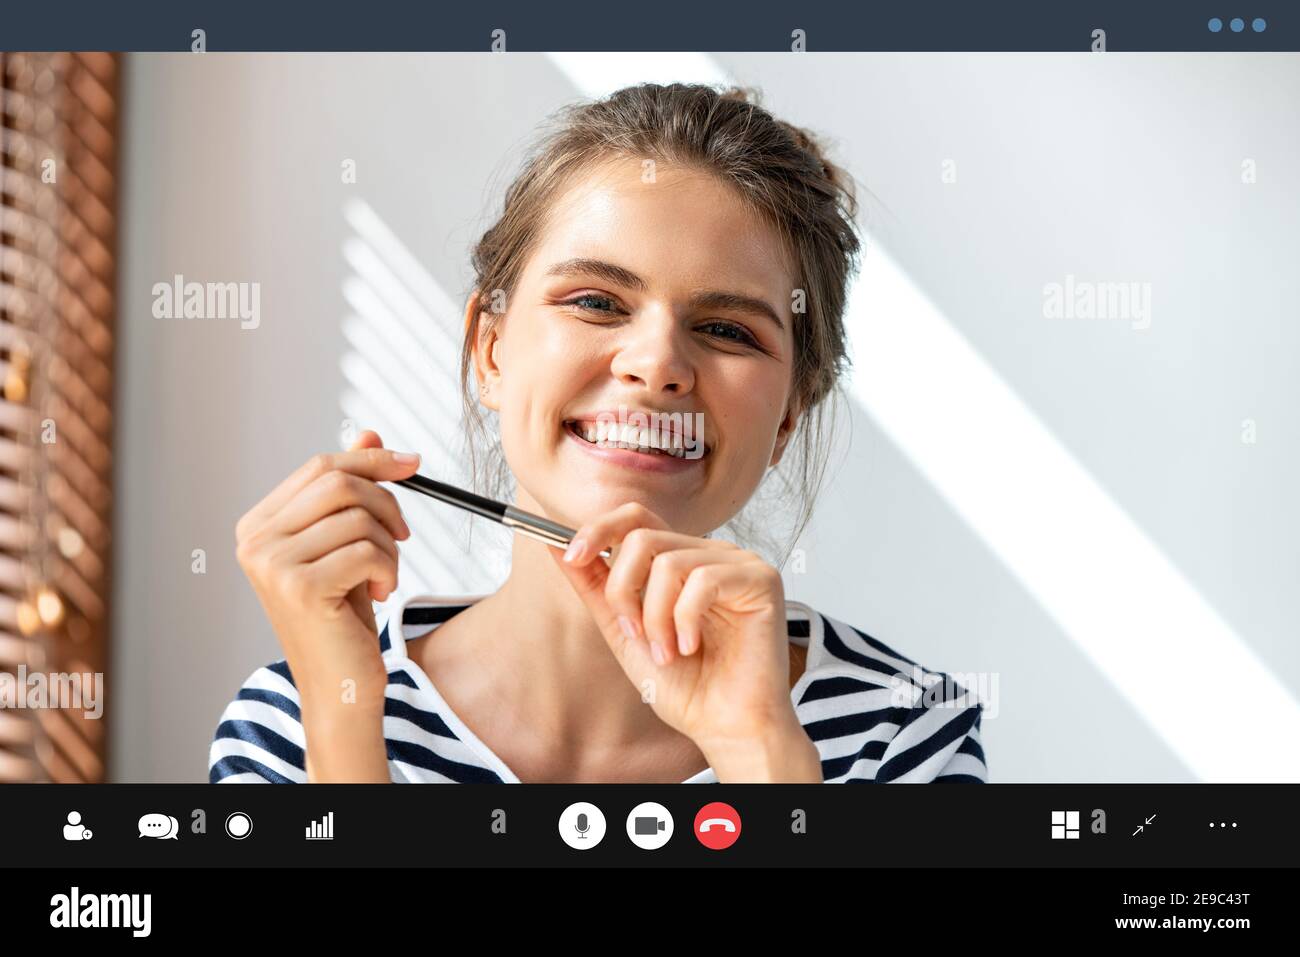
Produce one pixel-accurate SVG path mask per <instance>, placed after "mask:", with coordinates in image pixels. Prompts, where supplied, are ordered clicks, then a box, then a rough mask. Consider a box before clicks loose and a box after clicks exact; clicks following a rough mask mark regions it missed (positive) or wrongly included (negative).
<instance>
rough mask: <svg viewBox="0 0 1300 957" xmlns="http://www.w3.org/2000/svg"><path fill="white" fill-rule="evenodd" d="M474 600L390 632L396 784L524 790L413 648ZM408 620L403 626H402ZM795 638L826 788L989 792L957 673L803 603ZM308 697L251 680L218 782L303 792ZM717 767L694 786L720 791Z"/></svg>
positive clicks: (386, 637)
mask: <svg viewBox="0 0 1300 957" xmlns="http://www.w3.org/2000/svg"><path fill="white" fill-rule="evenodd" d="M472 600H473V599H472V598H471V599H435V598H427V597H424V598H416V599H412V600H408V601H406V602H405V603H403V604H402V605H400V606H398V607H397V608H396V609H395V610H394V611H393V613H392V615H391V617H390V620H389V621H388V622H387V623H385V625H384V626H383V628H382V629H381V630H380V634H379V643H380V650H381V651H382V653H383V656H384V660H385V662H386V663H387V665H388V689H387V693H386V700H385V707H384V737H385V739H386V741H387V745H388V766H389V770H390V772H391V775H392V780H393V781H394V782H397V783H431V784H432V783H439V784H441V783H457V784H461V783H471V782H472V783H501V782H505V783H518V781H519V779H518V777H516V776H515V774H514V772H512V771H511V770H510V769H509V768H508V767H506V765H505V764H504V763H503V762H502V761H501V760H500V758H498V757H497V756H496V755H495V754H494V753H492V751H491V750H490V749H489V748H488V747H487V746H486V745H484V744H483V742H481V741H480V740H479V739H478V738H477V737H476V736H475V735H474V733H473V732H472V731H471V730H470V729H469V728H468V727H466V726H465V724H464V723H463V722H462V721H461V720H460V718H459V717H458V716H457V715H456V714H455V713H454V712H453V711H452V710H451V708H449V707H448V706H447V703H446V702H445V701H444V700H443V698H442V696H441V695H440V694H439V693H438V690H437V689H436V688H435V687H434V685H433V683H432V682H431V681H430V679H429V677H428V676H427V675H426V674H425V673H424V671H423V670H422V669H421V668H420V667H419V666H418V665H416V664H415V663H414V662H413V661H411V660H410V659H409V658H408V657H407V655H406V642H407V641H409V640H411V639H413V638H417V637H419V636H421V635H423V634H426V633H427V632H429V631H430V630H432V629H434V628H436V627H437V626H438V625H439V624H441V623H442V622H443V621H446V620H447V619H448V618H450V617H451V616H452V615H454V614H456V613H457V612H458V611H460V610H462V609H463V608H465V607H466V606H467V604H468V602H470V601H472ZM394 618H399V619H400V621H401V627H400V628H394V627H393V626H392V619H394ZM786 620H787V622H788V626H789V635H790V640H791V641H792V642H794V643H796V644H799V645H803V646H805V647H806V648H807V649H808V654H807V663H806V667H805V671H804V674H803V676H802V677H801V678H800V679H799V681H798V683H796V684H795V686H794V688H793V689H792V690H791V700H792V702H793V703H794V705H795V712H796V714H797V715H798V718H799V721H800V723H801V724H802V725H803V727H804V730H805V731H806V732H807V733H808V736H809V737H810V738H811V739H812V740H813V742H814V743H815V744H816V746H817V750H818V751H819V752H820V754H821V759H822V776H823V778H824V779H825V780H826V782H827V783H845V784H857V783H872V782H875V783H886V782H888V783H893V782H898V783H911V782H935V783H959V782H967V783H980V782H983V781H985V780H987V777H988V773H987V768H986V766H985V761H984V751H983V748H982V747H981V744H980V718H981V715H982V708H981V706H980V704H979V703H978V701H976V700H975V697H974V695H972V694H969V693H967V692H966V691H965V689H963V688H962V687H961V686H960V685H957V684H956V683H955V682H953V681H952V680H951V679H950V678H949V677H948V676H947V675H944V674H942V673H938V672H929V671H925V670H923V669H921V668H919V666H917V665H916V663H915V662H913V661H911V660H910V659H907V658H904V657H903V656H902V655H900V654H898V652H896V651H894V650H892V649H891V648H889V647H887V646H886V645H883V644H881V643H880V642H879V641H876V640H875V639H874V638H871V637H870V636H868V635H866V634H864V633H863V632H861V631H859V630H858V629H856V628H853V627H851V626H849V625H846V624H844V623H842V622H839V621H836V620H835V619H832V618H829V617H827V616H825V615H822V614H820V613H818V612H816V611H813V610H812V609H810V608H809V607H808V606H806V605H803V604H800V603H798V602H787V603H786ZM298 705H299V699H298V691H297V689H296V688H295V687H294V684H293V676H292V675H291V674H290V673H289V668H288V666H287V664H286V663H285V662H284V661H278V662H276V663H274V664H271V665H268V666H266V667H264V668H259V669H257V671H255V672H253V674H252V675H251V676H250V677H249V679H248V680H247V681H246V682H244V685H243V687H242V688H240V689H239V693H238V695H237V696H236V697H235V699H234V700H233V701H232V702H230V704H229V705H228V706H227V707H226V710H225V712H224V713H223V714H222V715H221V720H220V723H219V725H218V727H217V732H216V736H215V738H214V740H213V742H212V747H211V749H210V752H209V757H208V778H209V780H210V781H211V782H212V783H214V784H215V783H223V784H227V783H230V784H233V783H277V784H279V783H303V782H305V781H306V779H307V774H306V770H305V767H306V765H305V755H304V747H305V738H304V733H303V728H302V724H301V721H300V717H299V711H298ZM716 781H717V778H716V776H715V775H714V774H713V771H712V769H707V770H705V771H703V772H701V773H700V774H697V775H695V776H694V777H691V778H689V779H687V781H686V782H684V783H688V784H697V783H711V782H716Z"/></svg>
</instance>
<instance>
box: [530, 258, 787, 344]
mask: <svg viewBox="0 0 1300 957" xmlns="http://www.w3.org/2000/svg"><path fill="white" fill-rule="evenodd" d="M546 275H547V276H595V277H597V278H598V279H604V280H605V281H606V282H612V283H614V284H615V285H618V286H623V287H624V288H627V289H635V290H636V291H637V292H645V291H646V289H647V288H648V286H647V284H646V281H645V280H644V279H642V278H641V277H640V276H638V275H637V274H636V273H634V272H632V270H630V269H625V268H623V267H622V266H618V265H615V264H614V263H611V262H606V261H605V260H603V259H581V258H579V259H566V260H564V261H563V262H558V263H556V264H555V265H553V266H551V267H550V268H549V269H547V270H546ZM688 305H689V306H690V307H691V308H693V309H734V310H738V311H740V312H749V313H753V314H754V315H756V316H762V317H765V318H767V319H770V320H771V321H772V322H774V323H776V327H777V328H778V329H780V330H781V331H783V332H784V331H785V323H784V322H782V321H781V317H780V316H779V315H777V313H776V310H774V309H773V308H772V307H771V306H770V305H768V304H767V303H766V302H764V301H763V300H762V299H758V298H755V297H754V296H745V295H742V294H740V293H737V292H721V291H717V290H706V291H704V292H697V293H695V294H694V295H692V296H691V298H690V302H689V303H688Z"/></svg>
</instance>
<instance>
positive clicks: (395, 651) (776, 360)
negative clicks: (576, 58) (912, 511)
mask: <svg viewBox="0 0 1300 957" xmlns="http://www.w3.org/2000/svg"><path fill="white" fill-rule="evenodd" d="M855 215H856V202H855V200H854V197H853V191H852V188H851V180H850V179H849V177H848V176H847V175H846V174H844V173H843V172H842V171H841V170H839V169H838V168H837V167H835V166H834V165H832V164H831V163H830V162H828V161H827V160H826V158H825V157H824V156H823V155H822V153H821V151H820V149H819V148H818V146H817V144H816V142H815V141H814V140H813V139H812V138H811V137H810V136H808V135H807V134H806V133H804V132H802V131H801V130H799V129H797V128H795V127H793V126H791V125H789V124H787V123H785V122H782V121H780V120H778V119H776V118H775V117H773V116H772V115H771V114H770V113H768V112H767V111H766V110H764V109H762V108H761V107H760V106H759V105H758V104H757V103H756V102H754V98H753V97H752V95H751V94H750V93H748V92H747V91H744V90H737V89H732V90H727V91H723V92H718V91H716V90H714V89H711V88H709V87H705V86H688V85H681V84H673V85H670V86H659V85H651V84H646V85H642V86H637V87H631V88H628V89H624V90H621V91H619V92H617V93H615V94H613V95H612V96H610V97H608V98H606V99H603V100H600V101H597V102H594V103H586V104H580V105H577V106H574V107H571V108H569V109H567V110H565V111H564V113H563V114H562V115H561V117H560V122H559V123H558V125H557V127H556V129H555V130H554V131H553V132H552V133H550V134H549V135H548V136H547V137H545V138H544V139H543V140H542V142H541V143H540V144H539V145H538V147H537V148H536V150H535V151H534V152H533V154H532V155H531V156H530V157H529V158H528V160H527V162H526V164H525V167H524V170H523V172H522V173H521V174H520V176H519V177H518V178H517V179H516V181H515V182H514V183H513V184H512V185H511V187H510V188H509V190H508V191H507V193H506V197H505V205H504V210H503V213H502V215H501V217H500V219H499V221H498V222H497V223H496V224H495V225H493V226H492V228H491V229H489V230H488V231H487V233H486V234H485V235H484V236H483V237H482V239H481V240H480V241H479V243H478V244H477V245H476V246H475V248H474V251H473V264H474V268H475V274H476V279H475V284H474V289H473V291H472V292H471V294H470V295H469V296H468V297H467V303H466V311H465V313H466V314H465V330H466V334H465V341H464V346H463V351H462V357H461V374H462V384H463V390H462V392H463V398H464V404H465V411H466V419H467V425H468V427H469V432H470V435H471V443H470V449H471V462H472V464H473V465H474V466H475V471H476V474H478V475H479V476H480V477H481V481H480V484H481V485H483V486H484V488H483V491H484V492H486V493H487V494H489V495H492V496H493V497H496V498H503V499H509V500H511V501H513V503H514V504H515V505H516V506H517V507H519V508H521V509H524V510H526V511H530V512H534V513H537V514H539V515H543V516H545V517H547V518H548V519H551V520H553V521H555V522H559V523H561V524H565V525H569V526H572V527H574V528H576V529H577V534H576V535H575V537H574V539H573V541H572V543H571V544H570V546H569V548H568V550H567V551H566V552H565V553H564V554H563V556H561V555H560V553H559V552H558V551H557V550H553V549H551V548H549V547H548V546H546V545H544V544H540V543H538V542H535V541H532V540H530V539H526V538H517V539H516V540H515V541H514V542H513V545H512V547H513V551H512V556H511V568H510V574H509V576H508V577H507V579H506V581H505V583H504V584H503V585H502V586H501V587H500V588H499V589H498V590H497V591H496V592H493V593H492V594H490V595H486V596H478V597H472V598H464V599H458V598H455V597H449V596H443V597H434V596H429V597H425V598H420V599H416V600H413V601H409V602H406V603H404V604H403V605H402V607H399V608H396V609H390V610H389V614H388V617H387V620H386V621H385V622H384V624H383V626H382V627H379V626H378V625H377V622H376V618H375V614H374V609H373V607H372V605H371V601H372V599H373V600H378V601H382V600H384V599H386V598H387V597H388V596H389V595H390V594H392V592H393V590H394V588H395V587H396V581H397V568H398V561H399V556H398V551H397V546H396V541H398V540H401V539H404V538H406V537H407V536H408V535H409V534H410V533H409V529H408V528H407V527H406V524H405V522H404V520H403V519H402V516H401V514H400V510H399V508H398V506H397V502H396V500H395V499H394V497H393V496H392V494H391V493H390V492H388V491H387V490H386V489H384V488H381V487H380V486H379V485H378V484H377V483H378V482H381V481H394V480H398V479H403V478H406V477H408V476H410V475H411V474H412V473H413V472H414V471H415V469H416V466H417V465H418V461H417V458H416V457H414V456H404V455H402V454H399V453H394V452H390V451H388V450H385V449H383V447H382V441H381V440H380V438H379V436H378V435H376V434H375V433H374V432H366V433H363V434H362V436H361V437H360V438H359V439H358V442H357V444H356V445H355V446H354V447H353V449H351V450H349V451H348V452H345V453H339V454H334V455H322V456H317V457H316V458H314V459H312V460H311V461H310V462H308V463H307V464H306V465H304V466H303V467H302V468H300V469H299V470H298V471H297V472H295V473H294V474H292V475H291V476H289V478H288V479H286V480H285V482H284V483H282V484H281V485H280V486H279V487H278V488H276V489H275V490H273V491H272V492H271V493H270V495H268V496H267V497H266V498H265V499H264V500H263V501H262V502H260V503H258V504H257V505H255V506H254V507H253V508H252V509H251V510H250V511H249V512H248V514H246V515H245V516H244V517H243V518H242V519H241V521H240V524H239V528H238V529H237V537H238V539H239V552H238V554H239V559H240V562H241V565H242V566H243V567H244V569H245V571H246V572H247V574H248V576H249V578H250V580H251V582H252V584H253V587H254V589H255V590H256V592H257V593H258V596H259V598H260V599H261V600H262V603H263V605H264V607H265V608H266V611H267V614H268V617H269V618H270V619H271V621H272V624H273V625H274V627H275V629H276V634H277V636H278V637H279V639H280V641H281V644H282V646H283V648H284V651H285V659H284V660H283V661H281V662H277V663H275V664H272V665H270V666H268V667H267V668H262V669H259V670H258V671H256V672H255V673H254V674H253V676H252V677H251V678H250V679H249V681H248V682H247V683H246V684H245V686H244V687H243V688H242V689H241V691H240V692H239V695H238V697H237V698H236V700H235V701H233V702H232V703H231V704H230V706H229V707H228V708H227V710H226V713H225V714H224V715H223V716H222V720H221V722H220V725H219V727H218V729H217V735H216V739H215V740H214V742H213V744H212V748H211V753H210V759H209V765H210V778H211V780H213V781H229V782H238V781H288V782H301V781H375V782H380V781H421V782H424V781H428V782H460V781H507V782H519V781H526V782H546V781H551V782H554V781H563V782H583V781H611V782H679V781H685V782H704V781H787V782H822V781H828V782H829V781H836V782H855V781H880V782H884V781H972V782H975V781H983V780H985V778H986V770H985V763H984V754H983V750H982V747H981V744H980V717H981V706H980V703H979V702H978V700H976V698H975V697H974V696H973V695H970V694H968V693H967V692H966V691H965V690H964V689H963V688H961V686H960V685H956V684H955V683H953V682H951V681H950V680H945V679H946V678H947V676H946V675H942V674H940V673H935V672H929V671H926V670H924V669H921V668H920V667H919V666H917V665H916V663H915V662H913V661H911V660H910V659H908V658H906V657H904V656H903V655H902V654H900V653H898V652H897V651H894V650H893V649H892V648H890V647H889V646H887V645H884V644H882V643H881V642H879V641H877V640H875V639H874V638H872V637H870V636H868V635H867V634H865V633H864V632H862V631H860V630H858V629H856V628H853V627H851V626H849V625H846V624H844V623H842V622H838V621H836V620H834V619H832V618H830V617H828V616H826V615H823V614H820V613H819V612H817V611H815V610H813V609H810V608H808V607H807V606H804V605H801V604H799V603H797V602H794V601H787V600H786V599H785V595H784V588H783V584H782V579H781V575H780V573H779V572H778V570H777V567H776V565H774V564H773V563H772V562H770V561H769V560H767V559H765V558H764V557H762V556H761V555H760V554H758V552H757V551H751V550H748V549H746V548H743V547H742V546H741V545H740V544H737V543H735V542H733V541H729V540H726V539H725V538H721V537H714V533H715V532H716V531H717V530H719V529H722V528H724V527H730V528H733V529H736V528H738V526H737V525H736V523H735V520H736V518H737V516H738V515H739V514H740V513H741V511H742V509H743V508H744V506H745V505H746V503H747V502H750V501H751V500H752V499H753V498H754V496H755V493H756V492H757V490H758V489H759V488H760V486H761V485H763V484H764V482H765V479H767V478H768V477H769V476H771V477H776V478H778V479H781V478H784V479H785V481H786V487H787V488H788V489H790V490H791V491H792V495H793V498H794V502H793V504H794V506H795V511H796V512H797V520H796V522H795V535H796V536H797V534H798V531H799V530H800V529H801V528H802V527H803V525H804V524H805V523H806V522H807V519H808V516H809V515H810V514H811V510H812V507H813V502H814V499H815V496H816V491H817V488H818V486H819V484H820V478H821V475H822V472H823V471H824V469H825V463H826V456H827V452H828V449H827V442H826V439H825V434H826V433H825V431H824V424H823V414H824V411H825V410H827V409H828V408H830V407H831V403H832V402H833V399H834V395H835V392H836V389H837V385H838V382H839V378H840V375H841V373H842V371H843V367H844V365H845V334H844V326H843V321H842V316H843V311H844V304H845V295H846V285H847V282H848V280H849V278H850V275H851V273H852V271H853V270H854V268H855V267H856V260H857V255H858V250H859V242H858V238H857V235H856V232H855V229H854V225H853V219H854V217H855ZM471 375H472V377H473V379H474V380H476V383H477V388H476V389H472V388H471V387H470V379H471ZM687 421H689V422H691V423H699V424H700V426H701V428H700V429H699V430H698V431H697V433H696V440H697V441H696V442H695V447H694V451H693V454H689V455H688V454H685V452H686V446H685V439H686V437H687V436H686V434H685V430H684V428H682V427H680V426H677V425H675V424H674V423H679V422H687ZM665 423H667V424H666V425H665ZM732 537H737V536H735V535H733V536H732ZM743 540H744V538H743V535H742V536H741V541H743ZM793 540H794V536H792V537H791V539H790V541H791V542H793ZM607 549H608V550H610V554H611V557H610V558H609V559H608V560H606V559H605V558H602V557H601V553H602V552H603V551H605V550H607ZM934 687H942V688H945V689H951V690H950V691H946V692H945V694H944V695H939V696H936V695H935V694H934V692H933V688H934Z"/></svg>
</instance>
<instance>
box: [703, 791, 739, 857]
mask: <svg viewBox="0 0 1300 957" xmlns="http://www.w3.org/2000/svg"><path fill="white" fill-rule="evenodd" d="M695 837H696V839H697V840H699V842H700V843H701V844H703V845H704V846H705V847H708V848H712V849H713V850H715V851H721V850H724V849H725V848H728V847H731V845H732V844H735V843H736V839H737V838H739V837H740V815H739V814H738V813H736V809H735V808H734V807H732V806H731V805H730V804H723V803H722V802H721V801H714V802H713V803H712V804H706V805H704V807H702V808H700V812H699V813H698V814H696V815H695Z"/></svg>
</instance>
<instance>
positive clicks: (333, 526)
mask: <svg viewBox="0 0 1300 957" xmlns="http://www.w3.org/2000/svg"><path fill="white" fill-rule="evenodd" d="M363 539H369V540H370V541H372V542H374V543H375V544H376V545H378V546H379V547H380V548H382V549H383V550H384V551H385V552H386V553H387V554H388V555H389V557H391V558H392V559H393V561H397V559H398V551H397V543H396V542H395V541H393V536H392V534H391V533H390V532H389V530H388V529H387V528H385V527H384V526H383V525H381V524H380V523H379V521H378V520H376V518H375V517H374V516H373V515H372V514H370V512H368V511H367V510H366V509H364V508H362V507H361V506H360V505H354V506H352V507H351V508H345V509H343V510H342V511H339V512H334V513H333V514H332V515H326V516H325V517H324V518H322V519H321V520H320V521H319V522H316V523H315V524H313V525H309V526H308V527H307V528H304V529H303V530H302V531H301V532H299V533H298V534H297V535H294V536H292V537H291V538H290V539H289V541H288V544H287V546H286V548H285V554H286V555H287V557H289V558H290V559H292V560H293V561H294V562H295V563H296V564H299V565H305V564H307V563H308V562H314V561H315V560H316V559H318V558H320V557H322V556H323V555H326V554H328V553H329V552H332V551H334V549H336V548H342V547H343V546H344V545H348V544H351V543H352V542H359V541H362V540H363ZM353 584H356V583H355V582H353Z"/></svg>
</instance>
